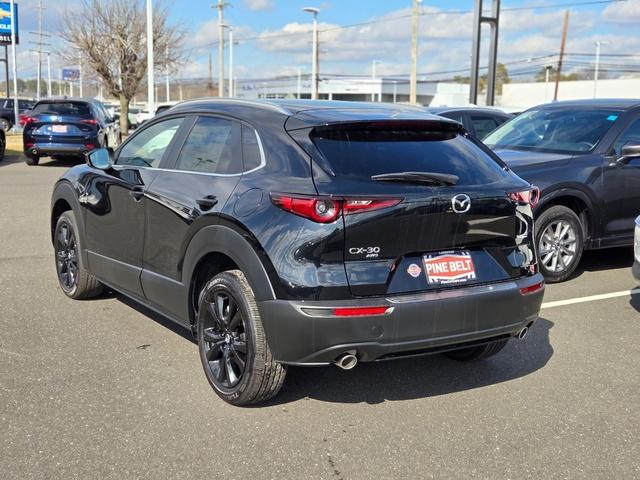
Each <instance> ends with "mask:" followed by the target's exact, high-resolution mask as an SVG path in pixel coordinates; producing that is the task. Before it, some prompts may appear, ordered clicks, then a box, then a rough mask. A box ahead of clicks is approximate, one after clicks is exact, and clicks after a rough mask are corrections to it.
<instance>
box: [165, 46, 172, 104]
mask: <svg viewBox="0 0 640 480" xmlns="http://www.w3.org/2000/svg"><path fill="white" fill-rule="evenodd" d="M165 56H166V57H167V78H166V95H165V97H166V101H167V102H170V101H171V84H170V81H169V44H167V48H166V49H165Z"/></svg>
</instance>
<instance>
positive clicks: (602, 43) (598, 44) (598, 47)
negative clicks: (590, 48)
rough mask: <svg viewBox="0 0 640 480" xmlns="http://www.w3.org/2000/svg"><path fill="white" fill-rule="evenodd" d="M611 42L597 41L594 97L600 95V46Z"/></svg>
mask: <svg viewBox="0 0 640 480" xmlns="http://www.w3.org/2000/svg"><path fill="white" fill-rule="evenodd" d="M609 43H610V42H603V41H600V40H598V41H596V66H595V70H594V72H593V98H597V96H598V73H599V70H600V47H601V46H602V45H609Z"/></svg>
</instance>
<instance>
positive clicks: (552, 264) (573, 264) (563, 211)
mask: <svg viewBox="0 0 640 480" xmlns="http://www.w3.org/2000/svg"><path fill="white" fill-rule="evenodd" d="M536 247H537V251H538V266H539V267H540V273H542V275H543V276H544V278H545V280H546V281H547V283H557V282H563V281H565V280H566V279H567V278H569V277H570V276H571V274H572V273H573V272H574V271H575V269H576V268H577V266H578V264H579V263H580V258H582V252H583V249H584V229H583V227H582V223H581V222H580V219H579V218H578V216H577V215H576V214H575V212H574V211H573V210H571V209H570V208H567V207H565V206H562V205H555V206H553V207H551V208H549V209H547V210H545V211H544V212H542V214H541V215H540V216H539V217H538V219H537V220H536ZM554 257H555V258H554Z"/></svg>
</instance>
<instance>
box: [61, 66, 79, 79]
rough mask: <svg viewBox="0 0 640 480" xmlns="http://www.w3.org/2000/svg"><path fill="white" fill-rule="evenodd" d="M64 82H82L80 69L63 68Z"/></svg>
mask: <svg viewBox="0 0 640 480" xmlns="http://www.w3.org/2000/svg"><path fill="white" fill-rule="evenodd" d="M62 80H64V81H65V82H77V81H78V80H80V69H78V68H63V69H62Z"/></svg>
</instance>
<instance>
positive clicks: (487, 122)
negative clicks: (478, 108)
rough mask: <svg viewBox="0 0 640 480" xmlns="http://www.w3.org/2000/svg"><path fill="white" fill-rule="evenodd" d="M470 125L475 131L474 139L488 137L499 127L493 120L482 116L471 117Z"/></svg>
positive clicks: (498, 123)
mask: <svg viewBox="0 0 640 480" xmlns="http://www.w3.org/2000/svg"><path fill="white" fill-rule="evenodd" d="M471 123H472V124H473V129H474V130H475V131H476V137H477V138H480V139H482V138H484V137H486V136H487V135H489V134H490V133H491V132H493V131H494V130H495V129H496V128H498V126H499V125H500V122H498V121H497V120H496V119H495V118H493V117H488V116H484V115H471Z"/></svg>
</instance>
